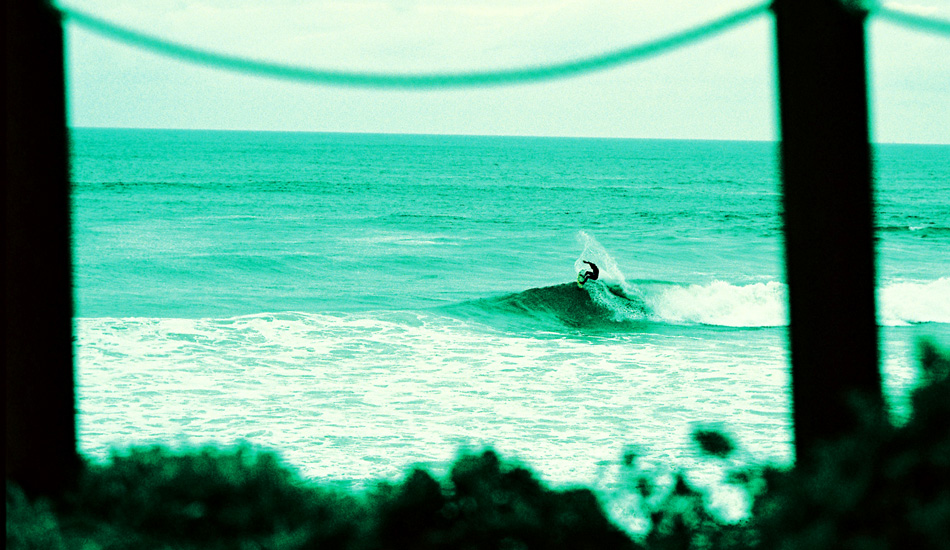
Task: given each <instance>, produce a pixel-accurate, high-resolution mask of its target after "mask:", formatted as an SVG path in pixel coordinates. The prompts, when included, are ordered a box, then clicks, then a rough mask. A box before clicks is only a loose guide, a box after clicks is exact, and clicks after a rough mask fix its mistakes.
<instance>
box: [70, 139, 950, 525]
mask: <svg viewBox="0 0 950 550" xmlns="http://www.w3.org/2000/svg"><path fill="white" fill-rule="evenodd" d="M876 158H877V159H878V166H877V171H876V174H875V178H876V184H877V193H878V194H877V197H876V201H877V209H876V212H875V216H876V219H877V224H878V226H879V227H878V240H877V249H878V273H879V284H878V294H877V301H878V306H879V307H878V323H879V325H880V335H881V350H882V354H881V355H882V375H883V379H884V385H885V387H884V390H885V394H886V398H887V401H888V404H889V407H890V411H891V414H892V418H893V419H894V420H895V422H902V421H904V420H905V419H906V415H907V411H908V408H907V396H908V392H909V391H910V389H911V388H912V387H913V385H914V384H915V381H916V377H917V367H916V346H917V342H918V341H919V340H920V339H921V338H927V339H930V340H932V341H935V342H936V343H938V344H940V345H944V346H950V267H948V265H950V262H948V261H947V259H948V258H950V229H948V227H950V220H948V218H947V212H950V205H948V197H950V168H948V167H950V148H948V147H926V146H903V145H902V146H896V145H895V146H881V147H880V148H879V150H878V151H876ZM72 166H73V172H72V176H73V194H72V204H73V232H74V257H75V265H76V267H75V271H76V282H77V283H76V290H75V295H76V307H77V315H76V319H75V323H74V324H75V332H76V343H77V344H76V354H77V373H76V375H77V393H78V411H79V414H78V420H79V428H78V429H79V442H80V448H81V451H82V452H83V454H85V455H86V456H88V457H90V458H92V459H95V460H100V459H105V458H106V457H107V456H108V454H109V453H110V452H113V451H114V450H118V451H121V450H122V449H125V448H128V447H129V446H134V445H148V444H162V445H168V446H172V447H188V446H196V445H203V444H209V443H213V444H216V445H223V446H231V445H237V444H241V443H246V444H250V445H252V446H254V447H258V448H263V449H269V450H274V451H276V452H278V453H279V454H280V455H281V456H282V457H283V459H284V460H285V461H286V462H287V463H288V464H289V465H290V466H292V467H293V468H295V469H296V470H297V471H299V472H300V473H301V474H302V475H304V476H305V477H307V478H310V479H314V480H318V481H320V482H322V483H327V484H340V485H342V486H346V487H357V488H359V487H366V486H367V485H368V484H372V483H373V482H374V481H375V480H381V479H389V480H394V479H399V478H400V477H401V476H402V475H403V474H404V473H405V472H406V471H407V468H408V467H410V466H413V465H424V466H427V467H429V468H431V469H432V470H434V471H435V472H436V473H439V472H442V471H444V469H445V468H446V466H447V465H448V464H449V463H450V461H451V460H452V459H453V458H454V457H455V456H456V455H457V453H458V452H459V451H460V450H462V449H480V448H483V447H486V446H491V447H493V448H495V449H497V450H498V451H499V452H500V453H501V454H502V455H503V456H504V457H506V458H508V459H511V460H514V461H517V462H521V463H524V464H527V465H529V466H530V467H532V469H534V470H535V471H537V472H538V473H539V474H540V475H541V477H542V478H543V479H544V480H545V481H546V482H548V483H550V484H552V485H555V486H569V485H574V484H583V485H586V486H592V487H594V488H596V489H597V490H598V491H599V492H600V494H601V495H602V497H603V498H604V500H605V502H608V503H609V504H608V508H609V509H610V510H611V514H613V515H614V517H616V518H618V519H619V520H620V521H621V522H623V523H624V524H625V525H628V526H631V527H632V528H635V527H636V525H635V523H636V521H637V519H636V517H635V514H633V513H632V512H631V511H630V507H629V505H628V504H629V498H628V497H629V496H630V493H629V490H630V487H629V484H628V483H625V481H624V478H623V469H622V467H621V457H622V456H623V454H624V453H626V452H628V451H630V450H634V451H635V452H637V454H638V455H639V456H641V457H643V461H644V464H646V465H647V466H648V467H652V468H657V469H660V470H663V471H667V470H669V469H671V468H688V469H689V470H690V471H691V472H693V475H694V476H698V479H700V481H703V482H710V480H713V479H714V478H715V476H716V470H715V468H713V467H711V466H710V465H709V464H708V463H707V462H706V461H705V460H704V459H702V458H701V457H700V456H699V454H698V453H697V450H696V449H695V448H694V446H693V444H692V443H691V440H690V438H689V434H690V432H691V431H692V430H694V429H695V428H697V427H713V428H717V429H721V430H724V431H726V432H727V433H729V434H731V435H732V436H733V437H734V438H735V439H736V440H737V442H738V444H739V445H740V448H741V456H742V457H743V460H754V461H758V462H765V461H769V462H774V463H778V464H788V463H789V462H790V460H791V457H792V449H791V424H790V386H789V384H790V380H789V375H788V350H787V340H786V332H787V325H788V314H787V310H786V305H785V301H786V295H787V287H786V286H785V284H784V281H783V267H782V255H781V220H780V216H779V208H780V205H779V192H778V181H777V177H776V157H775V146H774V144H768V143H745V142H682V141H648V140H596V139H560V138H559V139H553V138H546V139H542V138H502V137H497V138H492V137H470V136H377V135H352V134H347V135H336V134H284V133H263V132H262V133H253V132H195V131H187V132H186V131H149V130H104V129H76V130H74V131H73V136H72ZM584 260H586V261H591V262H594V263H596V264H597V265H598V266H599V268H600V271H601V276H600V278H599V279H598V280H597V281H589V282H588V283H586V284H585V285H584V286H583V288H579V287H578V285H577V284H576V282H575V281H576V276H577V273H578V271H580V270H581V269H582V268H585V267H586V264H583V263H582V262H583V261H584ZM716 495H717V496H716V497H715V498H717V499H721V502H720V503H718V505H721V508H722V509H723V510H724V511H725V512H724V513H727V514H729V513H737V512H736V511H737V510H741V508H742V506H741V502H739V503H738V504H737V499H739V500H741V499H740V495H737V494H734V493H731V492H730V491H729V490H728V489H722V490H720V491H718V492H717V493H716ZM714 504H715V503H714Z"/></svg>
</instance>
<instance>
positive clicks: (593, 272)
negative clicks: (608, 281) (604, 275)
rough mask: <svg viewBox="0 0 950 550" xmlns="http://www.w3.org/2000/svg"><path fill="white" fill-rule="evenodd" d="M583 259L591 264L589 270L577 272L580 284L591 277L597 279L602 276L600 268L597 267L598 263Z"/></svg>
mask: <svg viewBox="0 0 950 550" xmlns="http://www.w3.org/2000/svg"><path fill="white" fill-rule="evenodd" d="M582 261H583V262H584V263H585V264H587V265H589V266H590V269H588V270H587V271H582V272H581V273H578V274H577V284H578V286H583V285H584V283H586V282H587V281H588V280H589V279H592V280H594V281H596V280H597V277H600V270H599V269H597V265H596V264H593V263H591V262H588V261H587V260H582Z"/></svg>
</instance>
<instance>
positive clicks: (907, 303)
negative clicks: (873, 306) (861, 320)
mask: <svg viewBox="0 0 950 550" xmlns="http://www.w3.org/2000/svg"><path fill="white" fill-rule="evenodd" d="M878 307H879V308H880V314H879V320H880V322H881V324H884V325H889V326H895V325H908V324H914V323H950V277H941V278H940V279H937V280H936V281H928V282H895V283H890V284H888V285H885V286H884V287H883V288H881V289H880V290H879V291H878Z"/></svg>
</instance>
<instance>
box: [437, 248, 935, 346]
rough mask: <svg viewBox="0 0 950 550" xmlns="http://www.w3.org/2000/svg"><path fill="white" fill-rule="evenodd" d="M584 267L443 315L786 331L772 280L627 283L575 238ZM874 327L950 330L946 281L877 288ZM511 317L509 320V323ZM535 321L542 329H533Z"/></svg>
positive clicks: (781, 287)
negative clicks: (565, 278)
mask: <svg viewBox="0 0 950 550" xmlns="http://www.w3.org/2000/svg"><path fill="white" fill-rule="evenodd" d="M578 241H579V242H580V243H581V244H582V245H583V252H582V253H581V255H580V257H579V258H578V259H577V260H576V261H575V263H574V269H575V270H576V271H578V272H580V271H583V270H585V269H586V268H587V266H586V264H584V263H583V262H584V260H587V261H592V262H594V263H596V264H597V265H598V266H599V267H600V278H599V279H598V280H596V281H588V282H587V283H586V284H585V285H584V286H583V287H578V286H577V284H576V283H566V284H560V285H554V286H548V287H543V288H532V289H528V290H525V291H522V292H516V293H513V294H507V295H503V296H498V297H493V298H487V299H482V300H475V301H472V302H466V303H463V304H459V305H458V306H455V307H453V308H449V310H450V313H452V314H455V315H459V314H461V315H463V316H465V317H472V318H476V319H478V320H487V321H488V322H489V324H493V325H502V326H506V327H509V326H511V325H512V324H513V323H514V324H516V325H526V324H527V325H528V327H529V328H535V329H537V328H554V327H552V325H555V326H556V327H561V328H563V327H568V328H571V329H581V330H585V331H587V330H592V331H603V330H609V331H624V330H639V329H642V328H643V327H645V325H647V324H652V323H658V324H670V325H710V326H722V327H749V328H755V327H778V326H785V325H788V322H789V321H788V306H787V303H788V287H787V286H786V285H785V284H784V283H781V282H778V281H768V282H759V283H749V284H733V283H729V282H725V281H719V280H717V281H712V282H709V283H706V284H682V283H674V282H665V281H633V282H627V280H626V279H625V278H624V275H623V273H622V272H621V270H620V268H619V267H618V266H617V264H616V262H615V261H614V260H613V258H612V257H611V256H610V255H609V254H608V253H607V251H606V250H605V249H604V247H603V246H601V245H600V243H598V242H597V240H596V239H594V238H593V237H592V236H590V235H589V234H587V233H585V232H583V231H581V232H579V233H578ZM877 298H878V323H879V324H880V325H885V326H901V325H912V324H921V323H950V278H947V277H944V278H941V279H938V280H936V281H925V282H889V283H887V284H885V285H883V286H881V287H879V288H878V297H877ZM512 315H513V316H516V317H517V318H518V319H520V322H519V321H518V320H517V319H516V320H515V321H512V319H511V318H510V317H511V316H512ZM538 322H540V323H541V325H538V324H537V323H538Z"/></svg>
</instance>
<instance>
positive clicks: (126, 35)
mask: <svg viewBox="0 0 950 550" xmlns="http://www.w3.org/2000/svg"><path fill="white" fill-rule="evenodd" d="M769 6H770V2H765V3H760V4H756V5H755V6H752V7H750V8H746V9H743V10H739V11H736V12H733V13H730V14H728V15H725V16H723V17H720V18H718V19H715V20H713V21H710V22H707V23H704V24H701V25H698V26H695V27H693V28H690V29H687V30H684V31H680V32H677V33H673V34H670V35H667V36H665V37H663V38H659V39H657V40H652V41H650V42H645V43H643V44H637V45H634V46H628V47H626V48H622V49H619V50H615V51H612V52H606V53H603V54H599V55H594V56H591V57H585V58H581V59H575V60H572V61H565V62H561V63H554V64H551V65H539V66H529V67H522V68H516V69H502V70H488V71H472V72H458V73H422V74H398V73H373V72H349V71H331V70H321V69H312V68H307V67H300V66H294V65H285V64H280V63H271V62H264V61H256V60H252V59H247V58H242V57H237V56H232V55H228V54H224V53H218V52H213V51H208V50H203V49H199V48H194V47H191V46H187V45H183V44H178V43H175V42H170V41H167V40H164V39H162V38H158V37H156V36H152V35H147V34H144V33H140V32H138V31H135V30H132V29H129V28H126V27H122V26H119V25H116V24H115V23H111V22H109V21H107V20H105V19H100V18H98V17H95V16H92V15H89V14H87V13H84V12H82V11H79V10H76V9H73V8H67V7H62V6H58V7H57V9H58V10H59V12H60V13H61V14H62V16H63V18H64V19H65V20H66V21H68V22H71V23H75V24H77V25H80V26H82V27H84V28H86V29H88V30H90V31H92V32H95V33H98V34H100V35H102V36H105V37H107V38H111V39H113V40H117V41H120V42H125V43H126V44H130V45H132V46H136V47H140V48H143V49H147V50H152V51H154V52H157V53H160V54H162V55H166V56H171V57H177V58H180V59H184V60H187V61H191V62H194V63H200V64H203V65H208V66H212V67H217V68H221V69H228V70H232V71H238V72H242V73H247V74H254V75H260V76H266V77H270V78H278V79H283V80H293V81H298V82H307V83H311V84H322V85H330V86H349V87H361V88H403V89H405V88H423V89H425V88H428V89H432V88H463V87H466V88H468V87H479V86H498V85H505V84H520V83H529V82H541V81H546V80H557V79H562V78H568V77H572V76H579V75H582V74H587V73H592V72H595V71H603V70H607V69H610V68H614V67H617V66H620V65H624V64H627V63H632V62H634V61H639V60H641V59H644V58H647V57H652V56H655V55H659V54H661V53H665V52H668V51H672V50H675V49H677V48H681V47H683V46H686V45H688V44H692V43H694V42H699V41H701V40H704V39H706V38H709V37H711V36H714V35H716V34H720V33H723V32H725V31H727V30H729V29H731V28H733V27H737V26H739V25H741V24H743V23H746V22H748V21H750V20H752V19H755V18H756V17H758V16H760V15H763V14H765V13H766V12H767V11H768V10H769Z"/></svg>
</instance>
